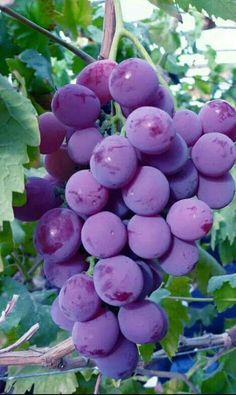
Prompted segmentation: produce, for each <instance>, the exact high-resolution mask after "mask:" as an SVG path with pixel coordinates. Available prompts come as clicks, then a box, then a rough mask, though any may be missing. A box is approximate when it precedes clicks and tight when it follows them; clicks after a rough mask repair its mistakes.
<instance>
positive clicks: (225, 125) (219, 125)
mask: <svg viewBox="0 0 236 395" xmlns="http://www.w3.org/2000/svg"><path fill="white" fill-rule="evenodd" d="M199 117H200V119H201V121H202V124H203V132H204V133H213V132H217V133H224V134H229V133H230V131H231V129H232V128H233V127H235V126H236V111H235V109H234V108H233V107H232V106H231V105H230V104H229V103H228V102H227V101H224V100H221V99H216V100H211V101H209V102H208V103H206V104H204V106H203V107H202V108H201V110H200V112H199Z"/></svg>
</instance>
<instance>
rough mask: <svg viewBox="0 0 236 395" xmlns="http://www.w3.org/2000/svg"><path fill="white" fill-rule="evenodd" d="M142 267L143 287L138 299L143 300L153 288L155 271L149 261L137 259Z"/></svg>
mask: <svg viewBox="0 0 236 395" xmlns="http://www.w3.org/2000/svg"><path fill="white" fill-rule="evenodd" d="M136 263H137V264H138V266H139V267H140V269H141V271H142V275H143V289H142V291H141V294H140V295H139V297H138V300H143V299H145V298H146V296H147V295H150V293H151V292H152V289H153V272H152V270H151V269H150V267H149V266H148V264H147V263H145V262H143V261H136Z"/></svg>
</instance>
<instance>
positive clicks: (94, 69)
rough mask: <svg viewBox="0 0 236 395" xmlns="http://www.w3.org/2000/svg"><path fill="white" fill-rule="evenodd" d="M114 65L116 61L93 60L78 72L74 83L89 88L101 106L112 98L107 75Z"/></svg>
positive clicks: (108, 75)
mask: <svg viewBox="0 0 236 395" xmlns="http://www.w3.org/2000/svg"><path fill="white" fill-rule="evenodd" d="M116 65H117V63H116V62H114V61H113V60H109V59H105V60H98V61H97V62H93V63H91V64H89V65H88V66H86V67H85V68H84V69H83V70H82V71H81V72H80V73H79V75H78V77H77V80H76V83H77V84H81V85H84V86H86V87H87V88H89V89H91V91H93V92H94V93H95V94H96V95H97V97H98V98H99V100H100V102H101V105H102V106H103V105H104V104H106V103H107V102H109V101H110V100H111V99H112V96H111V94H110V91H109V77H110V75H111V72H112V70H113V69H114V68H115V66H116Z"/></svg>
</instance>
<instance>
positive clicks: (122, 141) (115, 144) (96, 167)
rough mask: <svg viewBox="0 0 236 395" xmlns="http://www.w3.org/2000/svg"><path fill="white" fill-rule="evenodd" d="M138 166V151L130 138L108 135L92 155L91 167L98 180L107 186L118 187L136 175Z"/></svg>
mask: <svg viewBox="0 0 236 395" xmlns="http://www.w3.org/2000/svg"><path fill="white" fill-rule="evenodd" d="M137 166H138V160H137V156H136V152H135V150H134V148H133V147H132V145H131V144H130V143H129V141H128V139H126V138H125V137H121V136H109V137H106V138H105V139H104V140H103V141H101V143H99V144H98V145H97V146H96V147H95V149H94V151H93V155H92V157H91V161H90V167H91V172H92V174H93V176H94V177H95V178H96V180H97V181H98V182H99V183H100V184H101V185H104V186H105V187H107V188H111V189H118V188H121V187H123V186H124V185H126V184H127V183H128V182H130V181H131V180H132V178H133V177H134V175H135V173H136V171H137Z"/></svg>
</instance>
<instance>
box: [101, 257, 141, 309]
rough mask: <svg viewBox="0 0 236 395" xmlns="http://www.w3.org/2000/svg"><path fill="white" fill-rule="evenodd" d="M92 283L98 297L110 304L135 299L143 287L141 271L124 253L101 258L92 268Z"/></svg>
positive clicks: (122, 303) (124, 302)
mask: <svg viewBox="0 0 236 395" xmlns="http://www.w3.org/2000/svg"><path fill="white" fill-rule="evenodd" d="M94 285H95V289H96V291H97V293H98V295H99V296H100V298H101V299H102V300H103V301H104V302H106V303H108V304H110V305H112V306H122V305H125V304H127V303H131V302H133V301H134V300H136V299H137V298H138V297H139V295H140V294H141V292H142V289H143V285H144V284H143V275H142V271H141V269H140V268H139V266H138V265H137V263H135V262H134V261H133V260H132V259H130V258H128V257H127V256H124V255H118V256H115V257H112V258H107V259H101V260H100V261H99V262H98V263H97V264H96V266H95V269H94Z"/></svg>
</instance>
